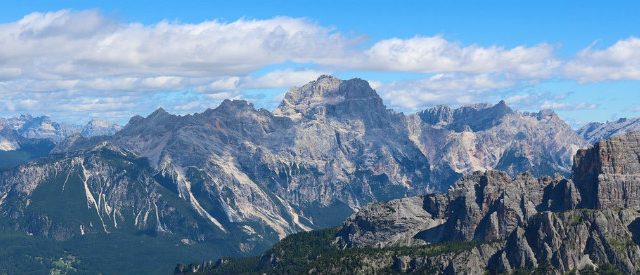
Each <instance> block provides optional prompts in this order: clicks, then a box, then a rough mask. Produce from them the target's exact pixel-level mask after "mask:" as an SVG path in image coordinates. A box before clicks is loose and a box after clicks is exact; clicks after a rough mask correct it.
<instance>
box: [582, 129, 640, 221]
mask: <svg viewBox="0 0 640 275" xmlns="http://www.w3.org/2000/svg"><path fill="white" fill-rule="evenodd" d="M639 160H640V133H639V132H632V133H628V134H625V135H622V136H615V137H612V138H611V139H609V140H604V141H599V142H598V143H596V144H595V145H594V146H593V148H590V149H588V150H580V151H578V153H577V154H576V158H575V164H574V171H576V172H575V173H574V175H573V179H574V181H575V182H576V183H577V184H578V187H579V188H580V192H581V193H582V194H584V196H585V199H584V200H583V202H582V206H583V207H588V208H630V209H635V210H640V161H639Z"/></svg>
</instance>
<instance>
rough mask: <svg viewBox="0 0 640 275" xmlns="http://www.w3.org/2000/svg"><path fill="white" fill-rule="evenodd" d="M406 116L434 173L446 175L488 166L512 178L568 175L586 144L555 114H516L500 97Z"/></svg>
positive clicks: (464, 172)
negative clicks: (496, 100)
mask: <svg viewBox="0 0 640 275" xmlns="http://www.w3.org/2000/svg"><path fill="white" fill-rule="evenodd" d="M407 120H408V129H409V131H410V135H411V138H412V140H413V141H414V142H415V143H416V144H417V145H418V147H419V148H420V149H421V150H422V152H423V153H424V154H425V156H427V159H429V160H430V161H431V162H430V164H431V166H432V167H433V170H434V175H437V176H438V177H445V178H446V177H453V178H454V179H455V178H457V176H456V175H459V174H467V173H471V172H474V171H485V170H492V169H497V170H502V171H506V172H507V173H509V174H510V175H511V176H515V175H516V174H518V173H521V172H530V173H532V174H533V175H534V176H544V175H553V174H554V173H556V172H557V173H561V174H564V175H568V174H569V173H570V168H571V164H572V157H573V155H574V154H575V152H576V151H577V150H578V149H579V148H584V147H586V146H587V145H588V144H587V143H586V142H585V141H584V140H583V139H582V138H581V137H579V136H578V135H577V134H576V133H574V131H573V130H572V129H571V127H569V125H567V124H566V123H565V122H564V121H562V120H561V119H560V118H559V117H558V116H557V115H556V114H555V113H554V112H552V111H549V110H544V111H541V112H539V113H519V112H515V111H513V110H511V109H510V108H509V107H508V106H507V105H506V104H505V103H504V102H503V101H502V102H500V103H498V104H496V105H494V106H490V105H486V104H482V105H474V106H467V107H461V108H458V109H451V108H449V107H447V106H437V107H434V108H432V109H428V110H425V111H423V112H421V113H419V114H417V115H415V116H409V118H408V119H407Z"/></svg>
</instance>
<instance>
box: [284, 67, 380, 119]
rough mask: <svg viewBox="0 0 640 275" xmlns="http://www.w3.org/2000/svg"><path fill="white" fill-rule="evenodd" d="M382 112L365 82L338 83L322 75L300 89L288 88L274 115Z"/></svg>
mask: <svg viewBox="0 0 640 275" xmlns="http://www.w3.org/2000/svg"><path fill="white" fill-rule="evenodd" d="M385 110H386V107H385V106H384V104H383V102H382V99H381V98H380V96H379V95H378V94H377V93H376V91H375V90H373V89H372V88H371V86H370V85H369V82H367V81H365V80H362V79H359V78H353V79H349V80H341V79H339V78H336V77H333V76H328V75H322V76H320V77H319V78H318V79H317V80H315V81H311V82H309V83H307V84H305V85H303V86H302V87H294V88H291V89H290V90H289V91H288V92H287V93H286V94H285V97H284V99H283V100H282V103H280V106H278V108H277V109H276V110H275V111H274V114H275V115H279V116H289V117H292V118H294V119H300V118H302V117H313V116H315V115H321V116H324V115H336V116H345V115H349V114H354V115H359V114H362V113H366V112H374V111H383V112H384V111H385Z"/></svg>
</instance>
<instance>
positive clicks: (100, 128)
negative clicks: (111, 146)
mask: <svg viewBox="0 0 640 275" xmlns="http://www.w3.org/2000/svg"><path fill="white" fill-rule="evenodd" d="M121 129H122V126H120V125H118V124H115V123H111V122H109V121H106V120H102V119H95V118H94V119H92V120H91V121H89V122H88V123H87V124H86V125H85V126H84V127H83V128H82V131H81V132H80V134H81V135H82V136H84V137H93V136H110V135H113V134H115V133H116V132H117V131H120V130H121Z"/></svg>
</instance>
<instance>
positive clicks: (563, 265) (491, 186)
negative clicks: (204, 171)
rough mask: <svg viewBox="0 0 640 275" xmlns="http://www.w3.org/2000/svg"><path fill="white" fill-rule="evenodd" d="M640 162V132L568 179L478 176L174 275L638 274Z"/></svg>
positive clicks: (598, 151) (612, 143) (609, 143)
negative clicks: (263, 249)
mask: <svg viewBox="0 0 640 275" xmlns="http://www.w3.org/2000/svg"><path fill="white" fill-rule="evenodd" d="M639 156H640V133H639V132H633V133H628V134H625V135H621V136H616V137H613V138H611V139H609V140H606V141H599V142H598V143H596V144H595V145H594V146H593V147H591V148H589V149H584V150H580V151H578V153H577V154H576V156H575V162H574V165H573V169H572V170H573V173H572V176H571V177H569V178H563V177H560V176H556V177H542V178H535V177H533V176H531V175H530V174H528V173H524V174H521V175H519V176H517V177H515V178H512V177H510V176H509V175H507V174H506V173H505V172H501V171H485V172H474V173H473V174H469V175H466V176H464V177H462V178H461V179H460V180H458V181H457V182H456V183H455V184H454V185H453V186H452V187H451V188H450V189H449V190H448V191H447V192H443V193H441V192H437V193H433V194H428V195H425V196H417V197H408V198H402V199H397V200H391V201H389V202H383V203H373V204H370V205H369V206H367V207H365V208H363V209H361V210H360V211H359V212H357V213H354V214H353V215H352V216H351V217H349V218H348V219H347V220H346V221H345V222H344V223H343V224H342V225H341V226H338V227H336V228H332V229H325V230H319V231H312V232H305V233H298V234H295V235H292V236H290V237H287V238H286V239H284V240H282V241H280V242H279V243H277V244H276V245H274V247H273V248H272V249H270V250H268V251H267V252H265V253H264V254H263V255H262V256H259V257H251V258H243V259H233V258H223V259H220V260H218V261H216V262H205V263H202V264H192V265H178V266H177V267H176V273H180V274H185V273H192V272H200V274H239V273H243V274H289V273H296V274H304V273H307V274H354V273H358V274H360V273H361V274H380V273H383V274H395V273H417V274H567V273H576V272H579V274H592V273H597V274H636V273H638V272H639V271H640V264H639V263H640V212H639V211H640V157H639ZM594 271H595V272H594ZM590 272H591V273H590Z"/></svg>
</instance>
